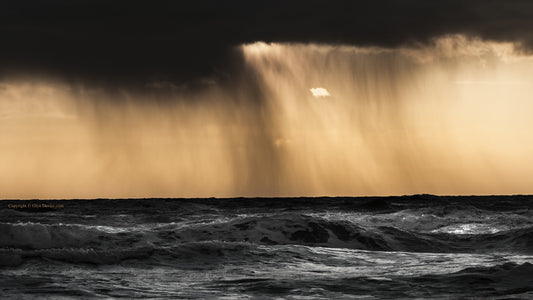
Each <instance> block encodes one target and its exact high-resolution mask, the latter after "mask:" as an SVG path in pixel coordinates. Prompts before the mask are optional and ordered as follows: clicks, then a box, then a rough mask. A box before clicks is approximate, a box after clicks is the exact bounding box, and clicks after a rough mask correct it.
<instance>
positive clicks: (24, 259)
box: [0, 195, 533, 299]
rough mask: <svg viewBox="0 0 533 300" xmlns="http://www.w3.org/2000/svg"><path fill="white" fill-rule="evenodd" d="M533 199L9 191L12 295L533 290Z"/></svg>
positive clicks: (5, 236)
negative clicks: (69, 195) (64, 196)
mask: <svg viewBox="0 0 533 300" xmlns="http://www.w3.org/2000/svg"><path fill="white" fill-rule="evenodd" d="M532 264H533V196H487V197H437V196H431V195H415V196H404V197H384V198H256V199H252V198H246V199H242V198H239V199H124V200H53V201H38V200H34V201H8V200H6V201H0V298H1V299H71V298H81V299H87V298H125V299H133V298H150V299H178V298H186V299H190V298H226V299H235V298H263V299H269V298H278V299H533V265H532Z"/></svg>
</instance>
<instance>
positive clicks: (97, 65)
mask: <svg viewBox="0 0 533 300" xmlns="http://www.w3.org/2000/svg"><path fill="white" fill-rule="evenodd" d="M531 32H533V2H531V1H509V0H502V1H486V0H483V1H482V0H475V1H463V0H457V1H422V0H408V1H391V0H380V1H364V2H363V1H329V0H328V1H317V0H311V1H310V0H306V1H277V0H275V1H219V0H197V1H187V2H186V1H100V0H96V1H79V0H43V1H24V0H20V1H2V2H1V3H0V36H1V42H0V43H1V47H0V66H1V68H0V69H1V71H0V72H1V75H2V76H4V77H5V76H11V75H13V74H14V73H15V74H17V75H28V74H46V75H52V76H59V77H62V78H67V79H75V80H81V81H87V82H90V81H94V82H100V83H104V82H105V83H107V84H109V83H111V84H115V83H139V82H150V81H152V80H169V81H173V82H180V81H189V80H192V79H194V78H202V77H206V76H217V75H221V74H223V73H224V70H225V69H226V67H227V64H228V63H230V61H231V59H230V57H232V55H233V54H232V51H231V49H232V46H236V45H239V44H242V43H250V42H255V41H265V42H304V43H305V42H317V43H330V44H337V43H341V44H357V45H377V46H384V47H394V46H398V45H402V44H409V43H416V42H427V41H428V40H429V39H430V38H432V37H435V36H440V35H443V34H455V33H462V34H466V35H470V36H479V37H481V38H484V39H490V40H497V41H515V42H519V43H522V44H523V45H524V46H525V48H524V49H528V50H531V49H533V34H532V33H531Z"/></svg>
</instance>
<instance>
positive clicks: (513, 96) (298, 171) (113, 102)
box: [0, 35, 533, 199]
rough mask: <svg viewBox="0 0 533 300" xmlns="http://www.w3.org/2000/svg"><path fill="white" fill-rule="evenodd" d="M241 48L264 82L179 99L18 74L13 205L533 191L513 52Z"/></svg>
mask: <svg viewBox="0 0 533 300" xmlns="http://www.w3.org/2000/svg"><path fill="white" fill-rule="evenodd" d="M239 49H240V51H242V54H243V56H244V59H245V64H246V67H247V68H248V69H249V71H248V72H250V74H252V75H253V76H252V77H253V84H252V83H251V82H248V81H247V80H242V82H237V83H235V84H234V85H231V86H229V85H222V84H219V83H217V82H209V84H206V85H205V87H204V88H202V89H201V90H197V91H195V92H193V93H180V92H179V91H176V92H175V93H166V94H165V99H161V96H160V95H158V96H156V95H151V94H149V93H139V92H135V91H129V90H122V91H120V92H119V93H113V94H111V93H109V92H106V91H105V90H99V89H97V88H91V87H89V86H80V85H76V86H75V85H73V84H69V83H66V82H61V81H57V80H50V79H46V78H45V77H40V78H38V77H32V78H26V79H21V78H20V77H17V78H16V79H15V78H11V79H10V78H5V79H4V80H3V81H1V82H0V198H4V199H5V198H10V199H12V198H97V197H107V198H117V197H120V198H123V197H124V198H125V197H211V196H214V197H232V196H322V195H326V196H362V195H403V194H415V193H431V194H448V195H449V194H531V193H533V185H532V184H531V183H530V178H533V161H532V158H531V157H532V156H531V153H533V133H532V131H531V128H533V118H531V115H532V112H533V98H532V95H533V93H532V92H533V85H532V83H533V81H532V79H533V57H531V56H528V55H527V54H524V53H522V52H520V51H518V50H517V49H518V48H517V47H515V45H513V44H511V43H501V42H498V43H497V42H490V41H483V40H480V39H475V38H467V37H464V36H460V35H456V36H444V37H441V38H438V39H435V40H434V41H433V42H432V43H430V44H429V45H425V46H422V45H421V46H410V47H399V48H394V49H385V48H378V47H353V46H338V45H317V44H287V43H280V44H265V43H261V42H258V43H253V44H247V45H242V46H241V47H240V48H239ZM250 74H249V75H250ZM157 84H159V85H168V84H167V83H157ZM176 89H177V90H179V87H176Z"/></svg>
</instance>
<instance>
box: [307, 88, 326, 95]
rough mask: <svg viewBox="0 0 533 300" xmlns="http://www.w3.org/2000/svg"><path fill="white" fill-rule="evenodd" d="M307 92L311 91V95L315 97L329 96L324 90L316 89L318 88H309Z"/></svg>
mask: <svg viewBox="0 0 533 300" xmlns="http://www.w3.org/2000/svg"><path fill="white" fill-rule="evenodd" d="M309 90H310V91H311V93H312V94H313V96H315V97H327V96H329V92H328V90H326V89H325V88H321V87H318V88H311V89H309Z"/></svg>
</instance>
